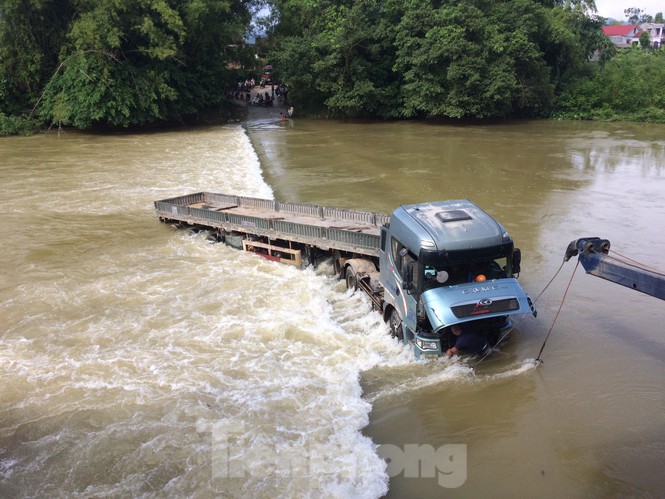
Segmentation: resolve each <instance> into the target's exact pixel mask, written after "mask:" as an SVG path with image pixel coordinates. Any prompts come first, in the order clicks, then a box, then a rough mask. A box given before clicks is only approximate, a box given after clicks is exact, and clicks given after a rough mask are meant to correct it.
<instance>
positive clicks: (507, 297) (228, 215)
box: [155, 192, 536, 357]
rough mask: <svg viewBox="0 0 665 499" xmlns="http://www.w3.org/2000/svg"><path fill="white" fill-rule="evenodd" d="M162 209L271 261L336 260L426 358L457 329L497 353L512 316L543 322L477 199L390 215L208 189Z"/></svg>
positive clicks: (397, 333) (180, 223) (512, 255)
mask: <svg viewBox="0 0 665 499" xmlns="http://www.w3.org/2000/svg"><path fill="white" fill-rule="evenodd" d="M155 208H156V211H157V215H158V217H159V219H160V221H162V222H164V223H168V224H172V225H175V226H177V227H184V228H189V229H192V230H195V231H199V230H205V231H208V232H209V234H210V235H209V238H210V239H212V240H214V241H219V242H225V243H226V244H228V245H230V246H233V247H235V248H238V249H242V250H245V251H251V252H254V253H256V254H258V255H260V256H262V257H264V258H268V259H270V260H275V261H280V262H283V263H288V264H292V265H296V266H299V267H303V266H307V265H315V264H316V263H318V262H319V261H321V260H324V259H331V260H332V263H333V267H334V269H335V272H336V273H337V275H338V277H339V278H341V279H344V280H345V281H346V285H347V287H348V288H349V289H353V290H356V289H361V290H362V291H364V292H365V293H367V295H368V296H369V298H370V300H371V302H372V305H373V308H375V309H376V310H378V311H379V312H380V313H381V314H382V317H383V319H384V321H387V322H388V323H389V326H390V331H391V334H392V335H393V336H394V337H396V338H398V339H399V340H401V341H403V342H404V343H405V344H411V345H413V348H414V353H415V355H416V357H420V356H421V355H428V356H442V355H444V354H445V352H446V351H447V350H448V348H450V347H452V346H453V345H454V344H455V337H454V335H453V332H452V328H453V326H457V325H459V326H460V327H462V328H464V329H466V330H467V331H468V330H473V332H474V333H475V334H476V335H477V336H481V337H482V338H484V339H485V340H486V341H487V343H488V345H489V346H490V347H494V346H496V345H497V344H499V343H502V342H503V341H504V340H506V339H507V337H508V334H509V332H510V330H511V329H512V328H513V321H512V320H511V317H512V316H515V315H520V314H527V313H531V314H533V315H534V316H535V315H536V310H535V307H534V305H533V303H532V301H531V299H530V298H529V297H528V296H527V294H526V293H525V292H524V290H523V289H522V287H521V286H520V285H519V283H518V282H517V279H516V275H518V274H519V272H520V259H521V254H520V251H519V249H516V248H515V247H514V245H513V240H512V239H511V238H510V236H509V234H508V232H507V231H506V230H505V229H504V227H503V226H502V225H501V224H500V223H499V222H497V221H496V220H494V219H493V218H492V217H491V216H490V215H488V214H487V213H485V212H484V211H483V210H481V209H480V208H479V207H478V206H476V205H475V204H473V203H472V202H470V201H468V200H456V201H437V202H430V203H419V204H412V205H406V206H400V207H399V208H397V209H396V210H395V211H394V212H393V213H392V214H391V215H390V216H389V215H387V214H385V213H374V212H366V211H355V210H345V209H338V208H327V207H323V206H318V205H311V204H303V203H284V202H280V201H275V200H272V199H259V198H252V197H244V196H234V195H228V194H215V193H210V192H199V193H195V194H189V195H185V196H180V197H176V198H171V199H165V200H161V201H155Z"/></svg>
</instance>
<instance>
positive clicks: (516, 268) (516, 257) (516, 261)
mask: <svg viewBox="0 0 665 499" xmlns="http://www.w3.org/2000/svg"><path fill="white" fill-rule="evenodd" d="M520 263H522V252H521V251H520V249H519V248H515V250H514V251H513V274H519V273H520V270H521V268H520Z"/></svg>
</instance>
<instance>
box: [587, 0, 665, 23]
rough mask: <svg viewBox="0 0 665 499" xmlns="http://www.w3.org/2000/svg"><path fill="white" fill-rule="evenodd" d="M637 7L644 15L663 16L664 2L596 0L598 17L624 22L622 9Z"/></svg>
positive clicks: (658, 0)
mask: <svg viewBox="0 0 665 499" xmlns="http://www.w3.org/2000/svg"><path fill="white" fill-rule="evenodd" d="M630 7H637V8H639V9H642V10H643V11H644V12H645V13H646V14H650V15H652V16H655V15H656V13H657V12H662V13H663V14H665V0H596V8H597V9H598V15H601V16H603V17H606V18H607V17H612V18H614V19H616V20H617V21H625V20H626V16H625V15H624V13H623V11H624V9H628V8H630Z"/></svg>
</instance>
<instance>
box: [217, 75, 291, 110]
mask: <svg viewBox="0 0 665 499" xmlns="http://www.w3.org/2000/svg"><path fill="white" fill-rule="evenodd" d="M255 87H256V80H255V79H254V78H247V79H246V80H244V81H242V80H241V81H239V82H238V84H237V86H236V87H235V88H233V89H229V90H227V92H226V97H227V98H228V99H230V100H236V101H240V102H242V103H245V104H246V105H248V106H259V107H273V106H274V105H275V103H277V104H278V105H284V106H290V102H289V88H288V86H286V85H285V84H283V83H279V84H271V85H270V87H271V90H270V92H269V91H267V90H266V91H261V90H262V89H263V88H264V86H263V85H262V86H261V90H259V91H258V92H254V90H255Z"/></svg>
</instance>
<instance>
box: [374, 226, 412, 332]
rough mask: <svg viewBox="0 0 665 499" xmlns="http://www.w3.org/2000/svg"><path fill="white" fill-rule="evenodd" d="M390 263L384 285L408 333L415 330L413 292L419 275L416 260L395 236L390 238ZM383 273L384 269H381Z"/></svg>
mask: <svg viewBox="0 0 665 499" xmlns="http://www.w3.org/2000/svg"><path fill="white" fill-rule="evenodd" d="M388 258H389V260H390V265H389V266H388V267H389V268H388V269H386V274H388V275H385V274H384V275H385V277H386V279H387V281H386V282H387V283H389V285H388V286H386V287H387V288H388V289H389V290H390V293H391V295H392V298H393V299H394V303H393V305H394V307H395V309H396V310H397V311H398V313H399V315H400V317H401V318H402V322H403V327H404V328H405V333H407V331H406V328H408V329H409V332H408V333H407V335H406V336H410V335H409V333H413V332H414V331H415V330H416V307H417V300H416V298H417V297H416V296H415V294H414V292H415V290H416V289H418V279H419V275H418V272H417V271H416V269H417V263H418V260H417V258H416V256H415V255H414V254H413V253H411V252H410V251H409V250H408V248H406V246H404V245H403V244H402V243H401V242H399V241H398V240H397V239H396V238H395V237H392V238H391V240H390V250H389V256H388ZM381 272H382V274H383V272H384V269H381Z"/></svg>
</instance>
